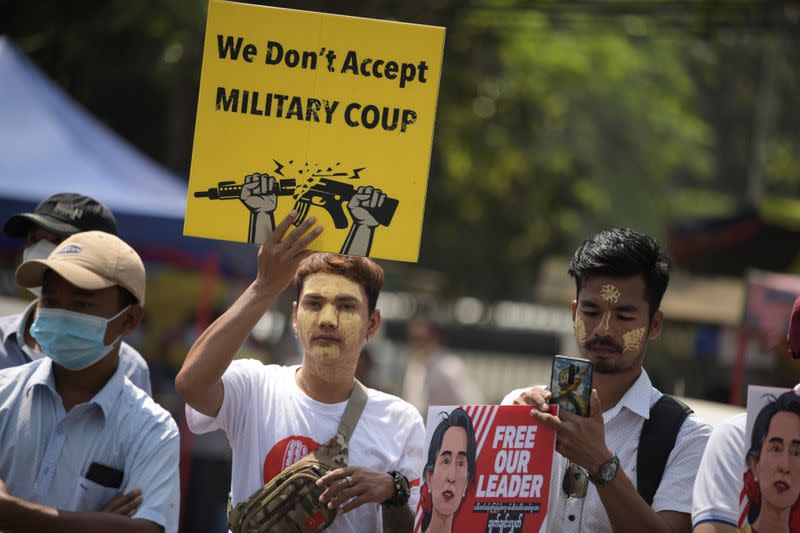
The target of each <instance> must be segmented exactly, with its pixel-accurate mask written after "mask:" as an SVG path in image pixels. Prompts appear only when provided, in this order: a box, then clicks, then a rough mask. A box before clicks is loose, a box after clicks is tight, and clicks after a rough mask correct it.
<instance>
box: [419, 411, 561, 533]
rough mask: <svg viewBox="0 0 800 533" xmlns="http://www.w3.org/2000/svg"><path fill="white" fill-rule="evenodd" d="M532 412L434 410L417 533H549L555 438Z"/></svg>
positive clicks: (428, 428)
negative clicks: (548, 516) (534, 417)
mask: <svg viewBox="0 0 800 533" xmlns="http://www.w3.org/2000/svg"><path fill="white" fill-rule="evenodd" d="M530 410H531V408H530V407H527V406H518V405H509V406H497V405H477V406H462V407H457V406H437V407H430V408H429V410H428V424H427V435H426V442H427V454H426V457H425V459H426V465H425V469H424V471H423V473H422V476H421V482H422V485H421V488H420V493H421V497H420V505H419V507H418V510H417V517H416V525H415V528H414V532H415V533H417V532H421V533H434V532H437V533H438V532H449V531H458V532H459V533H461V532H464V533H471V532H474V533H477V532H490V531H503V532H504V533H523V532H524V533H528V532H539V531H545V530H546V523H547V511H548V503H549V498H550V482H551V480H550V473H551V468H552V464H553V452H554V450H555V432H554V431H553V430H552V429H550V428H548V427H547V426H543V425H541V424H539V423H537V422H536V420H534V419H533V418H532V417H531V415H530ZM553 410H554V412H555V407H553Z"/></svg>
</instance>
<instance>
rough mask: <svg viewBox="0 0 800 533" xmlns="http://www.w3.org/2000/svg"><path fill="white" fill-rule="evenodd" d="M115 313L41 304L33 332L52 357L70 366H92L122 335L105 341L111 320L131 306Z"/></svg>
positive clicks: (67, 366) (73, 368)
mask: <svg viewBox="0 0 800 533" xmlns="http://www.w3.org/2000/svg"><path fill="white" fill-rule="evenodd" d="M129 307H130V305H128V306H126V307H125V309H123V310H122V311H120V312H119V313H117V314H116V315H114V316H112V317H111V318H103V317H101V316H95V315H87V314H85V313H76V312H74V311H67V310H66V309H55V308H48V307H41V308H39V309H38V310H37V312H36V319H35V320H34V321H33V324H32V325H31V335H32V336H33V338H34V339H36V343H37V344H38V345H39V347H40V348H41V349H42V352H44V353H45V355H47V356H48V357H50V359H52V360H53V361H54V362H55V363H57V364H59V365H61V366H63V367H64V368H67V369H69V370H83V369H84V368H89V367H90V366H92V365H93V364H95V363H96V362H98V361H99V360H100V359H102V358H103V357H105V356H106V355H108V353H109V352H110V351H111V350H112V349H113V348H114V345H115V344H116V343H117V341H118V340H119V339H120V337H121V336H120V337H117V338H116V339H114V341H113V342H112V343H111V344H109V345H108V346H106V344H105V343H104V342H103V340H104V338H105V336H106V327H107V326H108V323H109V322H111V321H112V320H114V319H115V318H117V317H119V316H121V315H122V313H124V312H125V311H127V310H128V308H129Z"/></svg>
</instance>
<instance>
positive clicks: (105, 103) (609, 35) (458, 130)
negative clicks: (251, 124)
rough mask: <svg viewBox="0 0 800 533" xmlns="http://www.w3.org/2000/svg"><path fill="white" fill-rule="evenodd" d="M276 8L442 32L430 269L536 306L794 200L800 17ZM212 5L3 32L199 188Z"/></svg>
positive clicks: (727, 8)
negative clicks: (575, 280) (578, 259)
mask: <svg viewBox="0 0 800 533" xmlns="http://www.w3.org/2000/svg"><path fill="white" fill-rule="evenodd" d="M270 4H272V5H285V6H287V7H293V8H297V7H302V8H303V9H311V10H319V11H326V12H335V13H342V14H348V15H358V16H366V17H376V18H386V19H395V20H400V21H406V22H415V23H426V24H437V25H444V26H446V27H447V38H446V47H445V62H444V71H443V76H442V85H441V89H440V96H439V105H438V113H437V122H436V130H435V138H434V153H433V158H432V164H431V175H430V183H429V192H428V199H427V212H426V219H425V225H424V228H423V244H422V254H421V264H422V266H425V267H429V268H431V269H433V270H436V271H439V272H442V273H443V274H444V276H443V279H444V280H445V284H444V286H443V290H445V291H448V292H452V293H468V294H472V295H478V296H484V297H490V298H500V297H527V296H529V295H530V287H531V285H532V282H533V280H534V279H535V275H536V269H537V266H538V265H539V263H540V261H541V259H542V258H543V257H545V256H546V255H549V254H551V253H565V252H569V251H570V250H571V249H573V248H574V246H575V245H576V244H577V243H578V242H579V241H580V240H582V239H583V238H585V237H586V236H587V235H589V234H591V233H594V232H595V231H597V230H599V229H602V228H605V227H609V226H622V225H624V226H632V227H636V228H638V229H640V230H642V231H645V232H648V233H651V234H653V235H654V236H656V237H658V238H660V239H663V237H664V235H665V231H666V228H667V226H668V224H670V223H671V222H672V221H675V220H677V219H681V218H684V217H690V216H702V215H724V214H731V213H733V212H734V211H735V210H737V209H739V208H741V207H742V206H744V205H746V204H747V203H748V202H751V203H752V202H753V201H754V200H753V197H752V196H751V195H752V192H753V191H752V190H751V189H752V188H753V184H754V183H757V184H758V188H757V192H760V193H762V194H774V195H780V196H784V197H785V196H797V195H798V184H799V183H800V156H798V154H800V149H799V148H800V133H798V131H797V127H796V124H798V123H799V120H798V119H800V117H799V116H798V113H800V106H798V101H799V100H800V91H799V90H798V85H800V69H799V68H798V64H799V63H800V57H798V53H799V52H798V50H800V47H798V46H797V37H796V35H800V31H799V30H800V27H798V26H799V25H800V24H799V22H800V9H798V7H797V5H796V4H794V3H784V4H780V3H777V2H742V1H738V0H727V1H722V2H694V3H684V4H680V5H677V4H674V3H670V2H644V3H636V2H633V3H631V2H627V3H626V2H614V1H612V0H606V1H599V2H574V3H573V2H570V3H563V2H545V1H541V2H522V1H514V0H483V1H477V0H472V1H467V0H464V1H456V0H436V1H431V2H427V3H418V2H397V1H390V0H376V1H372V2H359V1H347V0H343V1H337V2H331V1H327V2H323V1H308V2H304V3H303V4H302V5H301V6H298V5H297V4H296V3H295V2H270ZM205 9H206V3H205V2H203V1H202V0H176V1H169V2H167V1H163V0H162V1H156V0H150V1H144V2H134V3H130V2H123V1H122V0H111V1H107V2H98V1H92V0H76V1H74V2H70V3H63V2H56V1H53V0H49V1H47V0H45V1H44V2H38V3H36V4H35V5H34V4H30V3H24V4H21V5H19V6H18V9H17V10H16V11H15V12H14V13H13V14H12V16H11V17H10V18H9V19H8V21H7V23H6V31H7V32H9V33H10V34H11V36H12V38H13V39H14V40H15V41H16V42H17V43H18V44H19V45H20V46H22V48H23V49H24V50H25V51H26V52H28V53H29V54H30V55H31V56H32V58H33V59H34V60H35V61H36V62H37V63H38V64H39V65H40V66H42V68H44V70H45V71H46V72H47V73H48V74H49V75H50V76H52V77H53V78H54V79H56V80H57V81H58V82H59V83H60V84H61V85H62V86H64V87H65V88H66V90H67V91H68V92H70V93H71V94H72V95H73V96H74V97H76V98H77V99H78V100H79V101H81V102H82V103H84V104H85V105H86V106H87V107H88V108H89V109H90V110H91V111H92V112H94V113H95V114H97V115H98V116H99V117H100V118H101V119H102V120H103V121H105V122H106V123H107V124H108V125H110V126H111V127H112V128H114V129H115V130H117V131H118V132H120V133H121V134H122V135H123V136H125V137H127V138H128V139H129V140H131V141H132V142H133V143H134V144H136V145H137V146H139V147H140V148H142V149H143V150H144V151H146V152H147V153H149V154H150V155H151V156H153V157H154V158H155V159H157V160H159V161H161V162H162V163H165V164H166V165H168V166H170V167H171V168H173V169H174V170H176V171H177V172H179V173H181V174H183V175H187V174H188V161H189V158H190V150H191V138H192V129H193V125H194V110H195V106H196V91H197V84H198V80H199V71H200V57H201V47H202V35H203V29H204V23H205V20H204V19H205Z"/></svg>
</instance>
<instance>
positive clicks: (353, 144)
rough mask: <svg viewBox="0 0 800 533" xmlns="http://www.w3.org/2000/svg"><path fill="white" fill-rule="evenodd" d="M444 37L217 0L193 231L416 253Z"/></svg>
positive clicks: (190, 218) (199, 132)
mask: <svg viewBox="0 0 800 533" xmlns="http://www.w3.org/2000/svg"><path fill="white" fill-rule="evenodd" d="M444 34H445V30H444V28H439V27H433V26H422V25H416V24H404V23H399V22H388V21H380V20H371V19H364V18H356V17H345V16H339V15H329V14H322V13H312V12H308V11H298V10H291V9H281V8H273V7H264V6H254V5H247V4H239V3H235V2H227V1H222V0H210V2H209V6H208V22H207V25H206V35H205V48H204V52H203V67H202V74H201V80H200V94H199V101H198V104H197V122H196V125H195V136H194V147H193V152H192V166H191V172H190V176H189V194H188V198H187V205H186V219H185V222H184V234H185V235H192V236H196V237H208V238H213V239H224V240H232V241H242V242H255V243H260V242H264V241H265V240H266V239H267V238H268V237H269V235H271V234H272V230H273V229H274V226H275V224H276V223H277V222H279V221H280V220H282V219H283V218H284V217H285V216H286V215H287V214H288V213H289V212H290V211H291V210H292V209H296V210H297V211H298V212H299V214H300V217H299V218H298V220H302V219H303V218H305V217H308V216H312V215H313V216H314V217H316V219H317V220H319V221H320V222H321V223H322V225H323V226H324V231H323V232H322V235H321V236H320V237H319V238H318V239H317V241H315V243H314V245H313V246H312V247H313V248H314V249H317V250H323V251H331V252H341V253H349V254H354V255H369V256H371V257H376V258H384V259H397V260H403V261H416V260H417V258H418V256H419V242H420V236H421V232H422V219H423V213H424V207H425V193H426V190H427V183H428V169H429V166H430V154H431V143H432V139H433V126H434V119H435V114H436V99H437V95H438V91H439V78H440V74H441V66H442V53H443V48H444ZM297 223H298V224H299V222H297Z"/></svg>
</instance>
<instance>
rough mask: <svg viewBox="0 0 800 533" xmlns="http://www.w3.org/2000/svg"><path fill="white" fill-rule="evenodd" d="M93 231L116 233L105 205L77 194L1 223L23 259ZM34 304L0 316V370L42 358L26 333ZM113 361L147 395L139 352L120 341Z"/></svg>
mask: <svg viewBox="0 0 800 533" xmlns="http://www.w3.org/2000/svg"><path fill="white" fill-rule="evenodd" d="M93 230H97V231H105V232H106V233H111V234H113V235H116V234H117V221H116V219H115V218H114V215H113V213H111V211H110V210H109V209H108V208H107V207H106V206H105V205H103V204H102V203H100V202H98V201H97V200H95V199H94V198H91V197H89V196H84V195H82V194H77V193H57V194H53V195H50V196H48V197H47V198H45V199H44V200H42V201H41V202H40V203H39V205H38V206H36V209H34V210H33V212H31V213H18V214H16V215H14V216H12V217H9V219H8V220H6V222H5V224H4V225H3V233H5V234H6V235H7V236H9V237H14V238H22V239H25V240H26V243H25V250H24V251H23V254H22V258H23V261H28V260H30V259H47V257H48V256H49V255H50V252H52V251H53V250H54V249H55V248H56V246H58V245H59V244H60V243H61V242H62V241H63V240H64V239H66V238H67V237H69V236H70V235H74V234H75V233H79V232H81V231H93ZM29 290H30V291H31V292H32V293H34V294H35V295H36V296H40V295H41V287H30V288H29ZM36 303H37V300H34V301H33V302H31V304H30V305H29V306H28V307H27V309H25V310H24V311H23V312H22V313H18V314H15V315H7V316H0V369H2V368H8V367H12V366H18V365H24V364H25V363H30V362H31V361H35V360H36V359H40V358H41V357H42V356H43V355H42V352H41V351H39V348H38V346H37V345H36V341H35V340H34V338H33V336H31V334H30V327H31V324H32V323H33V317H34V314H35V310H36ZM119 360H120V366H122V368H123V370H124V372H125V375H126V376H128V379H130V380H131V381H132V382H133V384H134V385H136V386H137V387H139V388H140V389H142V390H143V391H145V392H146V393H147V394H150V371H149V369H148V368H147V362H145V360H144V358H143V357H142V356H141V354H140V353H139V352H137V351H136V349H134V348H133V347H132V346H130V345H129V344H127V343H125V342H123V343H122V345H121V346H120V351H119Z"/></svg>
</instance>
